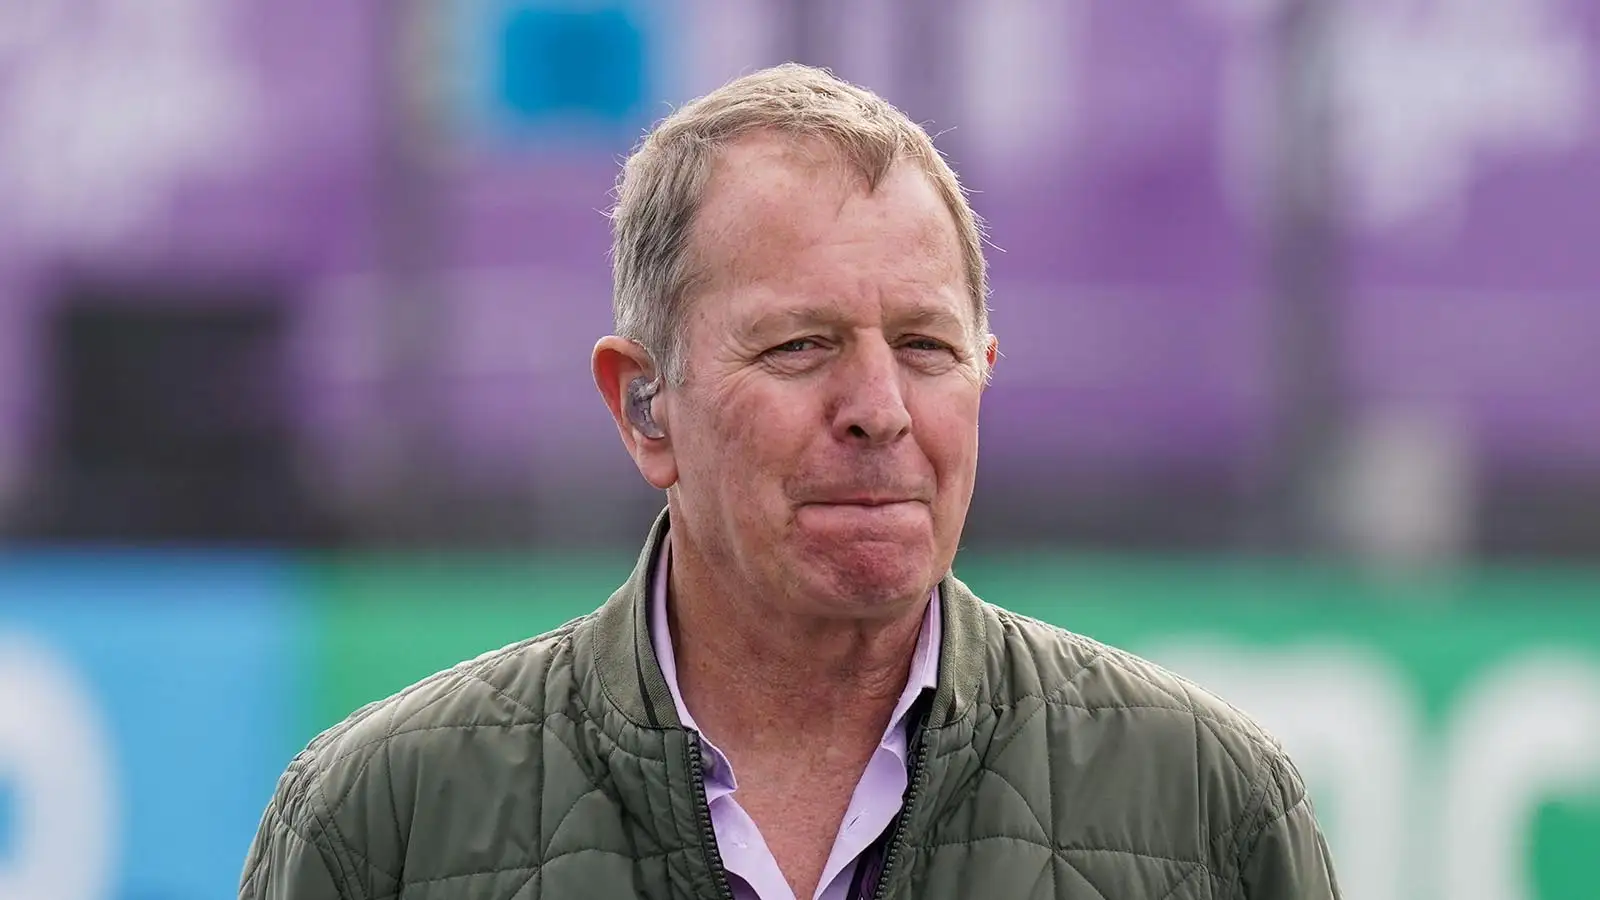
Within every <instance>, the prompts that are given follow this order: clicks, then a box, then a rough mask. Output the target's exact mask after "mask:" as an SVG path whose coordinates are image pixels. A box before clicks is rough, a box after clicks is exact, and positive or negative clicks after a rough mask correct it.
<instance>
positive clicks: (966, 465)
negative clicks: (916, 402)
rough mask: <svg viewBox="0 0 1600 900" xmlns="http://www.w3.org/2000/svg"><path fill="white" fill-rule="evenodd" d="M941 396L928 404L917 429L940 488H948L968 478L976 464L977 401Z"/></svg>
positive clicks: (971, 476) (970, 478)
mask: <svg viewBox="0 0 1600 900" xmlns="http://www.w3.org/2000/svg"><path fill="white" fill-rule="evenodd" d="M940 399H941V402H939V403H937V404H933V405H931V406H930V408H929V413H928V414H926V415H924V416H923V417H922V418H921V421H920V422H918V425H917V428H916V431H917V433H919V434H920V435H921V438H922V439H921V440H920V441H919V443H920V445H921V447H922V451H923V453H924V454H925V455H926V456H927V457H928V461H929V462H930V463H932V464H933V467H934V470H935V471H936V472H937V473H938V476H939V481H940V486H941V488H948V487H954V486H957V485H959V484H961V483H962V482H964V481H965V482H970V481H971V480H972V478H973V473H974V470H975V468H976V467H977V460H978V403H977V401H976V400H975V399H969V398H966V397H958V398H950V397H944V398H940Z"/></svg>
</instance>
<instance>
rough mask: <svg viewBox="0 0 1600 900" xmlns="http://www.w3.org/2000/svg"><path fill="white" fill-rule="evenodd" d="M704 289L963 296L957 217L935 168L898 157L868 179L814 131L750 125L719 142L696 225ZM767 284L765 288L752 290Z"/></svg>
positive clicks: (836, 298) (840, 297)
mask: <svg viewBox="0 0 1600 900" xmlns="http://www.w3.org/2000/svg"><path fill="white" fill-rule="evenodd" d="M693 250H694V252H693V255H694V258H695V263H696V269H697V274H698V278H697V281H698V282H699V283H700V285H701V290H700V291H698V292H697V293H699V294H701V296H702V297H715V296H719V295H734V294H739V295H750V294H768V293H774V294H776V295H778V296H781V297H787V298H791V299H793V300H795V301H799V300H802V299H810V300H813V301H817V300H822V301H825V302H826V303H828V304H830V305H834V306H837V305H838V304H839V303H841V302H843V301H844V300H845V299H846V298H848V297H850V296H853V295H857V294H862V293H870V294H880V295H887V296H890V297H893V298H898V299H900V300H901V301H902V302H913V303H914V302H915V301H917V300H918V299H919V298H922V299H924V300H925V301H926V302H929V303H939V304H941V305H943V304H947V303H949V302H951V301H952V300H954V302H956V303H960V302H961V298H964V297H965V274H964V266H963V261H962V254H961V245H960V239H959V236H958V234H957V231H956V226H955V219H954V217H953V216H952V215H951V213H950V211H949V209H948V208H946V206H945V204H944V201H943V200H942V198H941V197H940V195H939V192H938V190H937V189H936V188H935V187H934V185H933V182H932V180H931V179H930V178H929V177H928V176H927V175H926V174H924V173H923V172H921V171H919V170H918V169H917V168H916V167H915V165H914V164H912V163H909V162H907V161H904V160H901V161H897V162H895V163H894V165H893V166H892V167H891V168H890V169H889V171H888V172H887V173H886V174H885V175H884V177H883V178H882V179H881V180H880V181H879V183H878V184H877V186H876V187H875V188H872V189H870V190H869V185H868V182H867V179H866V176H865V175H864V174H862V173H860V172H858V171H856V170H855V169H854V168H853V167H851V166H850V165H848V164H847V163H846V162H845V161H844V160H843V158H842V157H841V155H840V154H839V153H838V152H837V151H836V150H834V149H833V148H832V147H830V146H828V145H826V144H825V143H823V142H821V141H797V140H795V139H792V138H786V137H783V136H776V135H756V136H752V137H749V138H746V139H744V140H741V141H738V142H736V143H734V144H732V145H730V146H728V147H727V148H725V149H724V150H723V151H722V153H721V154H720V155H719V158H718V160H717V162H716V165H715V167H714V168H713V171H712V175H711V178H710V181H709V184H708V185H707V190H706V193H705V196H704V198H703V201H702V204H701V207H700V210H699V213H698V216H697V222H696V227H695V236H694V248H693ZM753 286H763V287H766V288H770V289H771V291H757V292H747V291H744V290H743V289H745V288H750V287H753Z"/></svg>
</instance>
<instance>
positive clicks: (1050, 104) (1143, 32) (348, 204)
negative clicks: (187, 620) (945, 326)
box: [0, 0, 1600, 566]
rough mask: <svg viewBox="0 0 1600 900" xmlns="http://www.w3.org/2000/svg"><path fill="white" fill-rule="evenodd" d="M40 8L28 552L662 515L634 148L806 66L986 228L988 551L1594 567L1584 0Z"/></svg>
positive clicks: (18, 278)
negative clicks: (628, 384)
mask: <svg viewBox="0 0 1600 900" xmlns="http://www.w3.org/2000/svg"><path fill="white" fill-rule="evenodd" d="M24 7H26V9H25V10H23V11H18V9H17V8H16V7H12V8H11V9H9V10H8V11H7V12H5V13H0V116H3V117H4V120H5V121H6V122H7V123H8V134H9V137H7V138H6V139H5V140H3V141H0V203H3V204H4V205H5V208H6V209H7V210H8V214H7V216H6V218H5V220H4V221H3V222H0V510H3V512H4V515H3V522H4V529H5V532H6V533H7V534H9V535H10V536H13V537H18V538H30V539H33V538H45V539H76V538H95V539H101V540H114V541H127V542H132V543H145V542H151V541H170V540H181V541H189V542H193V541H200V542H205V541H212V540H216V541H226V542H235V541H245V542H251V541H255V542H267V543H289V544H295V545H303V546H440V547H450V546H469V547H522V546H529V545H538V546H617V545H623V544H631V542H632V541H633V540H634V539H636V537H637V531H638V528H639V523H640V522H641V521H643V519H644V517H645V516H647V515H648V513H649V511H651V510H652V509H653V508H654V507H656V506H657V505H658V504H659V502H660V500H659V498H658V497H656V496H654V495H653V493H652V492H651V491H649V490H648V489H647V488H646V487H645V486H644V485H643V483H642V482H641V481H640V479H638V477H637V475H636V474H635V473H634V472H633V470H632V468H631V466H630V465H629V463H628V461H627V459H626V456H625V455H624V454H623V453H622V452H621V450H620V448H618V447H617V446H616V441H615V437H614V434H613V429H612V428H611V426H610V424H609V422H608V421H607V419H606V416H605V413H604V410H603V408H602V406H601V404H600V403H598V402H597V401H596V398H595V397H594V396H593V393H592V390H593V389H592V387H591V385H590V383H589V376H588V371H587V355H588V351H589V348H590V347H591V346H592V342H593V340H594V339H595V338H596V337H597V336H599V335H600V334H603V333H605V332H606V331H607V330H608V326H609V271H608V262H607V258H606V252H607V247H608V234H607V224H606V221H605V218H604V216H603V215H602V210H603V209H604V207H605V206H606V204H607V203H608V192H609V189H610V186H611V183H612V181H613V179H614V177H615V172H616V167H617V161H618V159H619V157H620V156H621V155H622V154H624V153H626V151H627V149H628V147H629V146H630V145H631V144H632V142H633V141H634V140H636V139H637V136H638V135H639V134H640V133H641V132H642V130H643V129H644V128H646V127H647V126H648V124H649V123H650V122H651V120H653V119H655V118H657V117H659V116H660V115H661V114H662V113H663V112H664V111H665V110H666V109H667V108H668V107H669V105H670V104H672V103H676V102H681V101H682V100H684V99H686V98H688V97H691V96H693V95H695V94H696V93H699V92H701V91H704V90H706V89H708V88H710V87H712V86H714V85H716V84H719V83H721V82H722V81H725V80H726V79H727V78H729V77H732V76H733V75H736V74H738V73H739V72H742V71H748V70H749V69H751V68H753V67H755V66H758V65H763V64H767V63H772V62H776V61H779V60H783V59H791V58H793V59H800V60H803V61H808V62H814V63H818V64H824V65H828V66H831V67H833V68H834V69H835V70H836V71H838V72H839V73H840V74H842V75H844V76H845V77H848V78H851V79H853V80H856V81H859V82H862V83H864V84H866V85H868V86H870V87H873V88H875V89H877V90H879V91H880V92H881V93H883V94H884V95H885V96H887V97H888V98H890V99H891V100H893V101H895V102H897V103H899V104H901V105H902V106H903V107H904V108H906V109H907V110H908V111H909V112H910V113H911V114H912V115H913V116H914V117H916V118H917V119H919V120H921V121H924V122H925V123H926V124H927V125H928V127H929V129H930V130H931V131H932V132H934V133H935V134H937V135H939V142H940V144H941V146H942V147H943V148H944V149H945V150H946V152H947V153H949V154H950V155H951V156H952V159H953V161H954V162H955V163H957V164H958V166H959V168H960V170H961V171H962V174H963V177H964V179H965V180H966V181H967V183H968V185H969V186H970V187H972V188H973V189H974V191H975V194H974V198H975V203H976V206H977V208H978V209H979V211H980V212H981V213H982V214H983V215H984V216H985V217H986V218H987V219H988V221H989V225H990V233H991V237H992V240H993V242H994V244H995V245H996V247H995V250H994V252H993V254H992V264H993V272H994V275H993V284H994V297H993V306H994V324H995V328H996V330H997V332H998V333H999V334H1000V336H1001V341H1002V344H1001V346H1002V351H1003V353H1004V356H1005V359H1004V361H1003V363H1002V365H1001V368H1000V369H999V372H998V374H997V378H996V381H995V383H994V387H993V389H992V391H991V393H990V395H989V397H988V399H987V404H986V409H985V429H984V439H985V447H984V456H983V463H982V470H981V472H980V480H979V489H978V496H977V498H976V501H975V504H974V509H973V513H972V522H971V526H970V528H969V532H968V535H969V543H971V544H972V545H974V546H977V547H1015V546H1019V545H1021V546H1041V545H1048V546H1056V545H1062V544H1070V545H1076V546H1084V547H1090V548H1102V549H1141V550H1160V551H1172V550H1181V551H1189V550H1203V551H1220V552H1226V553H1238V554H1268V555H1281V554H1291V555H1315V556H1331V557H1336V558H1355V559H1362V560H1367V561H1371V562H1375V563H1378V564H1382V565H1424V566H1432V565H1437V564H1449V563H1452V562H1456V561H1460V560H1463V559H1466V558H1470V557H1473V556H1480V555H1481V556H1489V557H1519V558H1520V557H1545V558H1589V559H1592V558H1596V557H1600V411H1597V410H1600V407H1597V405H1596V402H1595V400H1594V396H1595V391H1596V389H1597V388H1600V353H1597V352H1596V348H1600V297H1597V295H1596V292H1597V291H1600V255H1596V254H1594V253H1593V252H1591V250H1590V249H1589V248H1588V247H1587V246H1586V242H1585V241H1584V240H1583V237H1582V236H1584V235H1587V234H1592V233H1595V232H1596V230H1597V229H1600V202H1596V201H1597V199H1600V113H1597V112H1596V110H1600V103H1597V102H1595V101H1596V97H1597V96H1600V7H1597V6H1596V5H1595V4H1592V3H1588V2H1584V0H1519V2H1507V3H1498V4H1492V3H1456V2H1449V0H1411V2H1406V3H1398V4H1397V3H1392V2H1386V0H1359V2H1355V0H1353V2H1347V3H1339V2H1333V0H1259V2H1246V0H1184V2H1181V3H1176V4H1172V5H1170V6H1169V7H1166V8H1164V9H1163V10H1162V12H1161V14H1160V15H1153V14H1152V13H1151V12H1150V11H1149V10H1146V9H1141V8H1135V7H1133V6H1129V5H1125V4H1091V3H1089V2H1086V0H1005V2H995V3H980V2H975V0H940V2H905V0H862V2H857V3H843V2H835V0H815V2H805V0H751V2H741V0H675V2H670V3H661V2H646V0H604V2H586V3H574V2H559V0H464V2H461V3H455V4H434V3H426V2H420V0H409V2H401V3H379V2H376V0H364V2H358V3H351V4H339V5H337V7H328V6H327V5H325V4H319V3H315V2H313V0H276V2H272V3H267V2H261V0H228V2H205V0H163V2H162V3H161V4H160V5H159V6H158V7H147V6H141V5H140V4H138V3H134V2H131V0H70V2H68V0H63V2H58V3H55V4H50V5H46V6H32V5H27V4H25V5H24ZM135 111H136V112H135ZM61 272H71V273H74V274H73V275H72V276H71V277H70V278H62V277H60V276H59V273H61ZM130 272H131V273H136V274H135V275H133V276H128V275H127V274H126V273H130ZM85 285H89V286H92V287H88V288H85V287H84V286H85ZM218 285H223V286H224V287H221V288H218ZM85 290H87V291H88V292H89V293H90V294H92V296H88V295H85ZM174 297H181V298H183V299H182V300H181V302H177V303H173V302H170V301H171V300H172V298H174ZM242 297H243V298H250V299H245V300H241V298H242Z"/></svg>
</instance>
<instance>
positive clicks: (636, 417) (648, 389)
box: [628, 377, 667, 440]
mask: <svg viewBox="0 0 1600 900" xmlns="http://www.w3.org/2000/svg"><path fill="white" fill-rule="evenodd" d="M660 390H661V379H660V378H642V377H641V378H635V379H634V380H633V381H632V382H631V383H630V384H629V385H628V421H629V422H630V423H632V424H633V427H634V428H637V429H638V430H639V433H640V434H642V435H644V436H645V437H647V438H650V439H652V440H660V439H661V438H664V437H666V436H667V433H666V432H665V431H664V430H662V428H661V425H660V424H659V423H658V422H656V417H655V413H653V412H652V411H651V409H650V401H651V400H653V399H655V396H656V392H658V391H660Z"/></svg>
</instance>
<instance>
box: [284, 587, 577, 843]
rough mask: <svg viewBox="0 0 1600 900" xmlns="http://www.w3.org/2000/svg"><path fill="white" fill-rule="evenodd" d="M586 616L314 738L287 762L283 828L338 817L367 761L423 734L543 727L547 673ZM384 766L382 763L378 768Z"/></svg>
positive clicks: (472, 662) (412, 747)
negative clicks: (541, 725)
mask: <svg viewBox="0 0 1600 900" xmlns="http://www.w3.org/2000/svg"><path fill="white" fill-rule="evenodd" d="M591 617H592V614H591V616H584V617H582V618H578V619H574V620H572V621H571V622H568V623H566V624H565V625H562V626H561V627H559V628H556V629H554V630H552V631H549V632H546V633H544V634H541V635H537V636H535V637H532V638H528V639H526V640H523V641H519V642H517V643H515V644H511V645H509V646H506V647H502V648H500V649H498V650H492V651H489V652H487V653H484V654H482V655H481V656H478V657H475V658H473V659H469V660H466V661H464V662H461V663H458V664H457V665H455V666H452V667H450V668H448V669H445V670H444V671H442V672H437V673H435V674H433V675H430V676H428V677H427V678H424V679H422V680H421V681H418V682H416V683H414V684H412V685H410V686H408V687H406V688H404V689H403V690H401V691H399V692H398V693H395V694H393V695H391V696H389V697H386V698H384V699H381V700H376V701H374V702H372V703H368V704H367V705H365V706H363V707H361V708H360V709H358V710H356V711H355V712H353V713H351V714H350V715H349V716H348V717H347V718H345V720H344V721H342V722H340V723H339V724H337V725H335V726H333V727H332V728H329V729H328V730H326V731H324V732H322V733H321V734H319V735H318V736H317V737H316V738H314V739H313V740H312V741H311V743H310V744H309V745H307V747H306V748H305V749H304V750H302V751H301V752H300V753H299V754H298V755H297V756H295V758H294V759H293V760H292V761H291V762H290V764H289V766H288V768H287V769H286V770H285V772H284V774H283V776H282V778H280V779H279V782H278V789H277V793H276V796H275V799H274V802H275V805H276V806H277V808H278V809H279V811H280V814H281V815H282V816H283V817H284V819H285V820H286V821H285V824H287V825H288V826H289V827H295V828H299V827H302V823H303V827H307V828H310V829H312V830H320V829H316V828H315V825H316V823H317V821H319V820H321V819H323V818H324V817H330V816H333V815H335V814H337V813H338V811H339V808H340V807H341V806H342V805H343V803H344V801H345V799H346V798H347V797H348V796H349V795H350V794H352V793H353V792H354V791H355V789H356V787H357V785H358V784H359V783H360V782H361V781H362V780H363V779H364V778H367V777H369V775H370V770H371V769H372V766H371V765H370V764H371V761H372V759H373V758H374V757H375V756H378V755H380V754H382V755H385V756H388V757H392V756H393V755H394V754H395V753H396V752H400V751H399V750H398V749H397V748H399V747H401V746H404V748H405V750H404V752H405V753H407V754H409V755H415V754H423V755H425V754H426V753H427V747H429V746H432V745H434V744H433V742H430V741H428V740H427V739H426V736H428V735H431V734H436V733H441V732H449V731H465V730H474V729H507V728H515V727H519V726H522V727H533V726H537V725H539V724H542V722H543V719H544V716H545V715H546V709H545V707H546V703H545V696H546V691H545V688H546V686H547V685H548V683H549V682H550V680H551V679H552V677H559V676H553V675H552V672H553V671H555V670H557V669H558V667H560V666H562V665H564V664H570V661H571V655H572V642H573V637H574V635H575V634H576V633H577V631H578V629H579V628H580V627H581V626H582V625H583V624H584V623H585V622H587V621H588V620H589V619H590V618H591ZM384 768H387V765H385V766H384Z"/></svg>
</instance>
